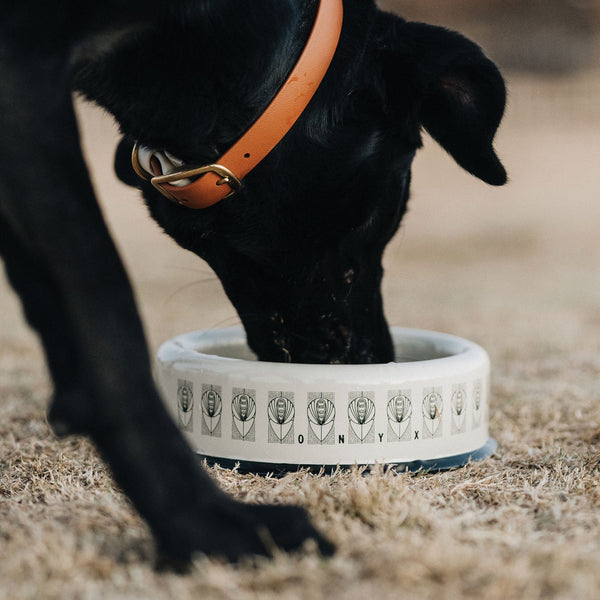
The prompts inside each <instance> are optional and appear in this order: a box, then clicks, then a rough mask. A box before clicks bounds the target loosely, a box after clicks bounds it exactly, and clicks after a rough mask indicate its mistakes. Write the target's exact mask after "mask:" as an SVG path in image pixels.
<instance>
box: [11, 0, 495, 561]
mask: <svg viewBox="0 0 600 600" xmlns="http://www.w3.org/2000/svg"><path fill="white" fill-rule="evenodd" d="M316 8H317V3H316V1H315V0H253V2H252V7H251V9H250V8H248V7H247V6H246V3H240V2H239V1H236V0H219V1H217V0H195V1H194V0H180V1H178V2H173V1H171V2H164V3H163V2H151V1H145V2H135V1H134V2H128V3H117V2H105V3H88V2H77V3H75V2H66V3H63V4H62V5H61V10H60V11H58V10H54V7H53V6H52V5H48V6H45V5H42V6H41V7H40V6H39V5H38V3H34V2H29V1H27V0H25V1H22V2H20V3H18V4H17V3H15V4H14V5H13V6H11V7H10V8H5V9H4V12H5V14H4V15H3V19H2V22H1V23H0V75H1V77H2V82H3V83H2V86H3V90H2V94H1V95H0V130H1V131H2V137H1V138H0V252H1V253H2V255H3V258H4V260H5V264H6V268H7V272H8V275H9V277H10V279H11V281H12V283H13V285H14V286H15V288H16V289H17V291H18V292H19V293H20V295H21V298H22V301H23V305H24V308H25V311H26V314H27V317H28V319H29V321H30V322H31V324H32V325H33V326H34V327H35V328H36V329H37V330H38V332H39V333H40V336H41V338H42V342H43V344H44V347H45V350H46V354H47V357H48V362H49V366H50V369H51V372H52V375H53V378H54V382H55V396H54V399H53V402H52V406H51V409H50V419H51V422H52V423H53V425H54V426H55V428H56V429H57V431H59V432H65V433H66V432H71V431H80V432H83V433H86V434H88V435H90V436H91V437H92V438H93V439H94V441H95V442H96V443H97V445H98V447H99V449H100V451H101V452H102V453H103V455H104V456H105V458H106V459H107V461H108V462H109V464H110V465H111V468H112V470H113V472H114V474H115V476H116V478H117V481H118V482H119V483H120V485H121V486H122V487H123V489H124V490H125V492H126V493H127V494H128V495H129V496H130V497H131V499H132V500H133V502H134V504H135V506H136V507H137V508H138V510H139V511H140V513H141V514H142V515H143V516H144V517H145V518H146V520H147V521H148V522H149V524H150V526H151V527H152V530H153V532H154V533H155V535H156V538H157V540H158V544H159V548H160V550H161V552H162V553H163V554H164V555H165V556H167V557H170V558H171V559H177V560H182V561H186V560H188V559H189V557H190V556H191V554H192V552H194V551H202V552H207V553H213V554H222V555H224V556H226V557H228V558H230V559H236V558H237V557H239V556H241V555H244V554H248V553H263V552H265V551H266V549H265V544H264V537H262V538H261V532H262V531H264V530H269V531H270V535H271V537H272V538H273V539H274V541H275V543H277V544H278V545H280V546H281V547H283V548H285V549H292V548H295V547H297V546H298V545H299V544H301V543H302V542H303V540H305V539H306V538H307V537H314V538H315V539H317V541H318V543H319V545H320V547H321V549H322V551H323V552H326V553H327V552H330V551H331V550H332V548H331V546H330V544H329V543H328V542H326V541H325V540H324V539H323V538H322V537H321V536H320V535H319V534H318V533H317V532H316V531H315V530H314V529H313V527H312V526H311V525H310V523H309V521H308V520H307V517H306V515H305V514H304V513H303V512H302V511H300V510H299V509H296V508H292V507H252V506H246V505H241V504H238V503H236V502H234V501H233V500H231V499H229V498H227V497H225V496H224V495H223V494H222V493H221V492H220V491H219V490H218V489H217V488H216V487H215V486H214V484H212V483H211V481H210V479H209V478H208V476H207V475H206V474H205V473H204V472H203V471H202V470H201V469H199V468H198V466H197V464H196V461H195V458H194V456H193V454H192V452H191V451H190V450H189V449H188V447H187V446H186V445H185V443H184V442H183V440H182V438H181V436H180V434H179V433H178V432H177V430H176V428H175V426H174V425H173V424H172V422H171V421H170V420H169V418H168V417H167V415H166V412H165V410H164V408H163V407H162V404H161V402H160V400H159V398H158V395H157V393H156V391H155V389H154V387H153V385H152V383H151V377H150V368H149V364H148V359H147V354H146V346H145V342H144V337H143V332H142V329H141V325H140V322H139V318H138V316H137V313H136V309H135V306H134V302H133V298H132V294H131V291H130V288H129V285H128V282H127V278H126V275H125V272H124V270H123V268H122V265H121V262H120V260H119V258H118V256H117V254H116V251H115V249H114V246H113V244H112V242H111V240H110V237H109V235H108V233H107V230H106V227H105V225H104V224H103V221H102V217H101V215H100V212H99V210H98V207H97V204H96V201H95V199H94V196H93V192H92V189H91V186H90V183H89V179H88V176H87V171H86V168H85V165H84V163H83V159H82V156H81V151H80V148H79V140H78V134H77V129H76V124H75V120H74V116H73V109H72V105H71V99H70V89H71V87H72V86H74V87H75V88H76V89H78V90H80V91H81V92H83V93H84V94H85V95H86V96H87V97H89V98H90V99H92V100H94V101H96V102H98V103H99V104H101V105H102V106H104V107H105V108H106V109H108V110H109V111H110V112H111V113H113V114H114V115H115V117H116V119H117V120H118V122H119V123H120V125H121V128H122V132H123V135H124V138H123V141H122V143H121V145H120V146H119V149H118V151H117V154H116V161H115V163H116V171H117V173H118V175H119V177H120V178H121V179H123V180H124V181H126V182H127V183H129V184H131V185H137V186H139V187H140V188H141V189H142V190H143V194H144V197H145V198H146V201H147V204H148V207H149V210H150V213H151V214H152V216H153V217H154V218H155V219H156V220H157V221H158V222H159V223H160V224H161V225H162V227H163V228H164V229H165V231H166V232H167V233H168V234H170V235H171V236H173V237H174V238H175V239H176V240H177V241H178V242H179V244H181V245H182V246H183V247H184V248H187V249H189V250H192V251H193V252H196V253H197V254H198V255H200V256H202V257H203V258H205V259H206V260H207V261H208V262H209V264H210V265H211V266H212V267H213V269H214V270H215V272H216V273H217V275H218V276H219V278H220V279H221V281H222V283H223V285H224V288H225V290H226V292H227V294H228V295H229V297H230V299H231V301H232V302H233V304H234V306H235V307H236V309H237V311H238V313H239V314H240V317H241V319H242V321H243V323H244V326H245V328H246V331H247V334H248V339H249V343H250V345H251V346H252V348H253V349H254V350H255V352H256V353H257V354H258V356H259V357H260V358H261V359H263V360H272V361H294V362H331V363H335V362H346V363H347V362H350V363H369V362H371V363H372V362H384V361H389V360H391V359H392V346H391V341H390V337H389V334H388V330H387V323H386V320H385V317H384V314H383V306H382V299H381V292H380V283H381V277H382V267H381V256H382V253H383V250H384V248H385V246H386V244H387V242H388V241H389V240H390V239H391V237H392V236H393V235H394V233H395V231H396V230H397V228H398V225H399V223H400V219H401V218H402V215H403V214H404V212H405V210H406V203H407V200H408V191H409V183H410V166H411V162H412V159H413V157H414V154H415V152H416V151H417V149H418V148H419V147H420V146H421V129H422V128H425V129H427V130H428V131H429V132H430V133H431V135H432V136H433V137H434V138H435V139H436V140H437V141H438V142H439V143H440V144H441V145H442V146H443V147H444V148H445V149H446V150H447V151H448V152H449V153H450V154H451V155H452V156H453V157H454V159H455V160H456V161H457V162H458V163H459V164H460V165H461V166H463V167H464V168H465V169H467V170H468V171H469V172H471V173H473V174H474V175H476V176H477V177H479V178H481V179H483V180H484V181H486V182H488V183H490V184H493V185H500V184H503V183H504V182H505V181H506V174H505V171H504V169H503V167H502V165H501V164H500V162H499V160H498V159H497V157H496V155H495V153H494V151H493V148H492V141H493V138H494V134H495V132H496V129H497V127H498V124H499V122H500V119H501V117H502V113H503V110H504V103H505V89H504V83H503V80H502V77H501V76H500V74H499V72H498V70H497V69H496V67H495V66H494V65H493V63H491V62H490V61H489V60H488V59H487V58H485V56H484V55H483V54H482V52H481V50H480V49H479V48H478V47H477V46H476V45H475V44H473V43H472V42H470V41H468V40H466V39H465V38H463V37H462V36H460V35H459V34H456V33H453V32H449V31H447V30H444V29H441V28H436V27H431V26H428V25H424V24H420V23H408V22H405V21H403V20H402V19H400V18H398V17H394V16H392V15H389V14H386V13H382V12H380V11H379V10H378V9H377V8H376V6H375V4H374V2H373V1H372V0H345V1H344V9H345V21H344V28H343V31H342V37H341V40H340V44H339V47H338V50H337V52H336V55H335V57H334V60H333V63H332V65H331V68H330V70H329V72H328V74H327V76H326V78H325V80H324V82H323V84H322V86H321V87H320V89H319V90H318V92H317V94H316V96H315V97H314V99H313V100H312V102H311V104H310V106H309V107H308V109H307V110H306V111H305V113H304V114H303V116H302V117H301V119H300V120H299V122H298V123H296V125H295V126H294V127H293V129H292V130H291V131H290V132H289V133H288V134H287V135H286V137H285V138H284V139H283V141H282V142H281V143H280V144H279V145H278V146H277V148H276V149H275V150H274V151H273V152H271V153H270V154H269V156H268V157H267V158H266V159H265V160H264V161H263V162H262V163H261V164H260V165H259V166H258V167H257V168H256V169H255V170H254V171H252V172H251V173H250V174H249V175H248V176H247V177H246V179H245V181H244V189H243V191H242V192H241V193H239V194H238V195H236V196H234V197H231V198H228V199H226V200H224V201H223V202H221V203H219V204H217V205H215V206H214V207H211V208H209V209H206V210H200V211H193V210H190V209H186V208H182V207H180V206H178V205H175V204H172V203H169V202H168V201H167V200H165V199H164V198H163V197H162V196H161V195H160V194H158V192H156V190H154V188H152V187H151V186H150V185H149V184H146V183H144V182H142V180H139V179H138V178H137V177H136V176H135V175H134V174H133V172H132V170H131V167H130V165H129V151H130V148H131V145H132V143H133V140H139V141H140V142H141V143H143V144H144V145H146V146H149V147H152V148H156V149H166V150H168V151H170V152H171V153H172V154H174V155H176V156H178V157H180V158H182V159H184V160H185V161H186V162H188V163H190V164H194V165H195V164H204V163H209V162H214V161H215V159H217V158H218V156H219V155H220V154H221V153H223V152H224V151H225V150H226V149H227V148H228V147H229V146H230V145H231V144H232V143H233V142H234V141H235V140H236V139H237V138H238V137H239V136H240V135H241V134H242V133H243V131H244V130H245V129H246V128H247V127H248V126H249V125H250V124H251V123H252V122H253V121H254V120H255V119H256V117H257V116H258V115H259V114H260V112H261V111H262V110H263V108H264V107H265V106H266V105H267V104H268V102H269V101H270V99H271V98H272V96H273V95H274V94H275V93H276V91H277V89H278V88H279V86H280V85H281V84H282V83H283V81H284V80H285V77H286V75H287V73H289V71H290V70H291V68H292V67H293V64H294V62H295V60H296V59H297V57H298V55H299V53H300V51H301V49H302V47H303V44H304V42H305V40H306V39H307V36H308V35H309V33H310V29H311V26H312V22H313V19H314V15H315V13H316ZM132 357H133V358H132ZM158 440H160V443H157V441H158ZM290 517H292V518H293V519H294V522H295V524H296V525H295V526H294V527H291V528H290V527H289V526H288V525H287V524H286V523H287V522H288V519H289V518H290Z"/></svg>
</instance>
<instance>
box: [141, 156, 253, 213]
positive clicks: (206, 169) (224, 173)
mask: <svg viewBox="0 0 600 600" xmlns="http://www.w3.org/2000/svg"><path fill="white" fill-rule="evenodd" d="M207 173H213V174H214V175H216V176H217V177H218V179H217V180H216V181H215V185H218V186H221V185H228V186H229V188H230V189H231V191H230V192H229V193H228V194H227V195H225V196H223V199H225V198H229V197H230V196H233V195H234V194H237V193H238V192H239V191H240V190H241V189H242V187H243V185H242V182H241V181H240V179H239V178H238V177H237V176H236V175H235V174H234V173H233V172H232V171H230V170H229V169H228V168H227V167H224V166H223V165H219V164H216V163H215V164H211V165H203V166H201V167H193V168H190V169H182V170H180V171H175V172H173V173H169V174H168V175H159V176H155V177H152V178H150V183H151V184H152V185H153V186H154V187H155V188H156V189H157V190H158V191H159V192H160V193H161V194H162V195H163V196H165V197H166V198H168V199H169V200H172V201H173V202H177V204H182V205H183V206H185V205H186V203H187V202H188V200H186V199H185V198H183V197H179V194H178V195H177V196H175V195H174V194H172V193H171V191H170V189H169V188H171V189H173V188H174V189H175V190H177V189H178V188H177V187H176V186H171V185H169V184H170V183H172V182H173V181H179V180H181V179H191V178H193V177H197V176H199V175H206V174H207ZM165 184H166V185H165Z"/></svg>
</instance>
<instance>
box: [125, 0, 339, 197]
mask: <svg viewBox="0 0 600 600" xmlns="http://www.w3.org/2000/svg"><path fill="white" fill-rule="evenodd" d="M342 21H343V5H342V0H320V5H319V9H318V12H317V17H316V19H315V23H314V26H313V30H312V32H311V34H310V37H309V39H308V41H307V43H306V46H305V48H304V50H303V52H302V54H301V55H300V58H299V59H298V62H297V63H296V66H295V67H294V69H293V70H292V72H291V74H290V76H289V77H288V79H287V81H286V82H285V83H284V84H283V87H282V88H281V89H280V91H279V92H278V94H277V95H276V96H275V97H274V98H273V100H272V101H271V103H270V104H269V106H268V107H267V108H266V109H265V111H264V112H263V113H262V115H261V116H260V117H259V118H258V119H257V120H256V121H255V123H254V124H253V125H252V126H251V127H250V129H248V131H246V133H245V134H244V135H243V136H242V137H241V138H240V139H239V140H238V141H237V142H236V143H235V144H234V145H233V147H232V148H230V149H229V150H228V151H227V152H226V153H225V154H223V156H221V158H220V159H219V160H218V164H212V165H204V166H200V167H181V168H178V169H177V170H176V171H174V172H170V173H168V174H166V175H162V176H157V177H151V176H150V174H149V173H147V172H146V171H145V170H144V169H143V168H142V167H141V166H140V163H139V160H138V146H137V144H136V146H135V148H134V152H133V156H132V162H133V166H134V169H135V171H136V172H137V173H138V174H139V175H140V176H142V177H144V178H146V179H148V178H150V179H151V181H152V184H153V185H154V186H155V187H156V188H157V189H158V190H159V191H160V192H161V193H162V194H164V195H165V196H166V197H167V198H169V199H170V200H173V201H175V202H177V203H179V204H181V205H183V206H187V207H189V208H207V207H208V206H212V205H213V204H216V203H217V202H219V201H220V200H223V198H226V197H228V196H231V195H232V194H234V193H236V192H237V191H238V190H239V189H240V188H241V187H242V179H243V178H244V177H245V176H246V175H247V174H248V173H249V172H250V171H251V170H252V169H253V168H254V167H256V165H258V164H259V163H260V161H261V160H263V158H265V156H267V154H269V152H270V151H271V150H273V148H275V146H276V145H277V144H278V143H279V142H280V141H281V140H282V139H283V137H284V136H285V134H286V133H287V132H288V131H289V130H290V129H291V128H292V126H293V125H294V123H295V122H296V121H297V120H298V118H299V117H300V115H301V114H302V112H303V111H304V109H305V108H306V107H307V105H308V103H309V102H310V100H311V98H312V97H313V95H314V94H315V92H316V91H317V89H318V87H319V85H320V84H321V81H322V80H323V78H324V77H325V73H326V72H327V70H328V68H329V65H330V64H331V60H332V59H333V55H334V54H335V50H336V48H337V44H338V41H339V38H340V34H341V30H342ZM198 175H199V177H198V178H197V179H196V180H195V181H193V182H192V183H190V184H188V185H181V183H180V184H179V185H173V183H172V182H176V181H181V180H182V179H187V178H191V177H195V176H198Z"/></svg>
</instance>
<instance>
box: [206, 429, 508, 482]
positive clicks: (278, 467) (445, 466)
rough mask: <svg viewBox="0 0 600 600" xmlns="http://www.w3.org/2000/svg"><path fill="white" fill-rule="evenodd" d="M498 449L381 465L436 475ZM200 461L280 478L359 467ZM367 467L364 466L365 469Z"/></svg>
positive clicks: (492, 445)
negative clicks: (301, 472)
mask: <svg viewBox="0 0 600 600" xmlns="http://www.w3.org/2000/svg"><path fill="white" fill-rule="evenodd" d="M497 448H498V443H497V442H496V440H495V439H493V438H489V439H488V441H487V442H486V443H485V444H484V445H483V446H481V448H478V449H477V450H473V451H472V452H465V453H464V454H456V455H454V456H444V457H442V458H434V459H431V460H413V461H411V462H406V463H384V466H385V467H386V469H391V470H394V471H398V472H406V471H410V472H417V471H420V472H427V473H436V472H438V471H448V470H450V469H457V468H460V467H464V466H466V465H467V464H469V463H470V462H478V461H481V460H483V459H485V458H489V457H490V456H493V454H494V453H495V452H496V449H497ZM198 457H199V458H200V459H201V460H206V463H207V464H208V466H209V467H214V466H215V465H216V466H219V467H222V468H224V469H236V470H237V471H238V472H239V473H243V474H253V475H271V476H275V477H283V476H284V475H286V474H287V473H294V472H296V471H300V470H308V471H309V472H310V473H322V474H325V475H330V474H332V473H334V472H335V471H338V470H346V469H350V468H352V467H354V466H362V465H360V464H359V463H356V464H355V465H354V464H353V465H303V464H278V463H264V462H252V461H246V460H233V459H231V458H217V457H215V456H205V455H203V454H198ZM367 466H368V465H367Z"/></svg>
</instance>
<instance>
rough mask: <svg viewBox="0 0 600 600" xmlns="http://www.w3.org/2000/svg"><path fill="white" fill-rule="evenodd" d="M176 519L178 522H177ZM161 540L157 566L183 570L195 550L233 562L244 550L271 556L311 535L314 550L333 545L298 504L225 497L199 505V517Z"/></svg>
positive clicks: (330, 550) (329, 552)
mask: <svg viewBox="0 0 600 600" xmlns="http://www.w3.org/2000/svg"><path fill="white" fill-rule="evenodd" d="M180 525H183V523H181V522H180ZM180 533H181V534H183V535H182V536H181V537H180V538H179V539H176V537H175V536H170V539H169V540H168V541H167V544H165V543H164V541H163V543H162V544H161V547H160V548H159V558H158V561H157V568H159V569H161V570H163V569H170V570H175V571H178V572H182V571H185V570H186V567H187V565H188V564H189V561H190V560H191V558H192V556H193V555H195V554H205V555H207V556H213V557H218V558H224V559H226V560H228V561H230V562H237V561H239V560H240V559H242V558H244V557H249V556H253V555H254V556H256V555H258V556H272V555H274V554H275V553H276V552H277V551H286V552H290V551H293V550H297V549H300V548H301V547H302V546H303V545H304V544H305V543H306V542H307V541H308V540H313V542H314V543H315V544H316V546H317V548H318V550H319V552H321V554H323V555H324V556H331V555H332V554H333V553H334V551H335V547H334V546H333V544H331V542H329V541H328V540H327V539H326V538H325V537H324V536H323V535H321V533H319V531H317V529H316V528H315V527H314V526H313V524H312V523H311V521H310V518H309V516H308V514H307V513H306V511H305V510H304V509H302V508H300V507H297V506H281V505H251V504H241V503H238V502H234V501H232V500H229V499H225V500H224V501H223V502H221V503H220V505H219V506H214V507H212V508H208V509H206V510H204V511H203V514H202V515H201V517H200V519H199V520H198V521H196V522H194V523H189V524H188V525H187V526H186V527H184V528H182V529H180Z"/></svg>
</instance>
